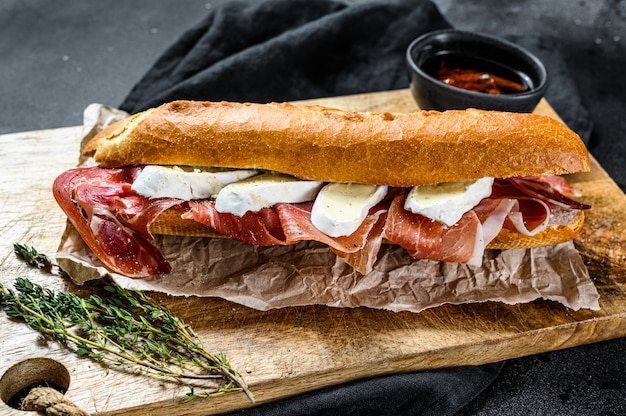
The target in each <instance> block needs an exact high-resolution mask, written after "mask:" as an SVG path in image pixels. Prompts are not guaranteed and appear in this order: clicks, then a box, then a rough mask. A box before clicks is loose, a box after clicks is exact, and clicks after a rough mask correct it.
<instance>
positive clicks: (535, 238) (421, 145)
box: [55, 101, 591, 276]
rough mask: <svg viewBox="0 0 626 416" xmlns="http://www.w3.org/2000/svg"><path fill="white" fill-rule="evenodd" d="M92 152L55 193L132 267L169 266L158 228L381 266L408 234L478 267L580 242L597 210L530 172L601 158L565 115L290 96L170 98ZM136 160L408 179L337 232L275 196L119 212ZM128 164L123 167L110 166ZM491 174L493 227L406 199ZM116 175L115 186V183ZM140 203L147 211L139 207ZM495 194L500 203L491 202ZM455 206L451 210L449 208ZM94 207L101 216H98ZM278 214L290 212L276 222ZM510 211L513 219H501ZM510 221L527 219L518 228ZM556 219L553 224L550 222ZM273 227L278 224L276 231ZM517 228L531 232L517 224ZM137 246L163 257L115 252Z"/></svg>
mask: <svg viewBox="0 0 626 416" xmlns="http://www.w3.org/2000/svg"><path fill="white" fill-rule="evenodd" d="M83 155H84V156H87V157H93V159H94V160H95V161H96V163H97V164H98V165H99V167H96V168H95V169H93V170H87V169H84V170H78V171H77V172H75V173H71V172H70V173H68V174H66V175H62V177H61V179H59V182H58V183H57V182H56V181H55V189H56V194H55V196H57V199H58V200H59V201H60V204H61V205H62V207H64V208H65V209H66V212H68V213H69V214H68V215H70V216H71V218H73V220H74V224H75V225H78V227H80V228H82V230H83V233H82V234H83V238H87V239H89V240H90V242H91V243H90V244H91V245H90V247H91V248H92V250H99V251H100V252H101V253H100V254H101V255H100V256H99V257H100V258H101V260H103V261H105V262H107V261H108V262H109V263H107V264H108V265H109V266H110V267H113V269H114V270H120V272H122V273H124V274H127V275H130V276H143V275H145V274H146V273H147V274H148V275H150V274H161V273H164V272H167V270H168V268H169V265H168V264H167V262H165V260H164V259H163V258H162V257H160V253H158V252H157V253H154V252H153V249H154V247H152V246H150V245H149V243H148V241H147V240H145V241H144V240H142V239H141V238H139V237H136V236H135V234H140V236H141V237H142V238H143V237H149V236H150V234H164V235H180V236H196V237H220V238H222V237H226V238H234V239H237V240H240V241H242V242H247V243H250V244H255V245H273V244H293V243H294V242H297V241H301V240H303V239H305V240H306V239H311V240H314V241H320V242H323V243H326V244H328V245H329V247H330V248H331V249H332V250H333V252H335V254H337V255H338V256H340V257H341V258H343V259H344V260H345V261H346V262H348V264H350V265H352V266H353V267H354V268H355V270H357V271H359V272H361V273H363V274H366V273H369V271H371V270H372V267H373V261H375V260H376V254H377V250H378V248H379V244H380V242H381V241H382V242H384V243H393V244H398V245H400V246H401V247H404V248H406V249H407V251H408V252H409V254H410V255H411V256H414V257H415V258H428V259H433V260H443V261H457V262H470V263H468V264H478V262H480V261H482V254H481V253H482V251H483V250H484V249H485V248H491V249H511V248H535V247H542V246H548V245H555V244H558V243H561V242H565V241H571V240H572V239H573V238H574V237H575V236H576V235H577V234H578V233H579V232H580V230H581V228H582V226H583V223H584V212H583V210H584V209H587V208H588V206H587V205H585V204H581V203H578V202H577V201H574V200H572V199H570V198H567V197H566V196H564V195H562V194H560V192H559V191H557V190H556V189H555V188H552V187H551V185H546V186H545V187H543V188H542V186H541V185H539V183H540V182H545V183H550V182H551V181H554V183H555V186H557V187H559V188H560V189H562V190H564V192H566V193H567V192H569V190H568V187H569V185H567V183H566V182H565V181H563V183H561V182H560V181H561V179H559V178H546V177H543V178H534V179H533V178H522V177H524V176H544V175H562V174H568V173H574V172H580V171H588V170H590V166H591V164H590V160H589V155H588V152H587V149H586V147H585V145H584V144H583V142H582V141H581V140H580V138H579V137H578V136H577V135H576V134H575V133H574V132H573V131H571V130H570V129H568V128H567V127H566V126H565V125H564V124H562V123H561V122H559V121H557V120H554V119H552V118H550V117H546V116H539V115H533V114H517V113H503V112H496V111H483V110H474V109H469V110H452V111H445V112H437V111H418V112H414V113H408V114H403V113H397V114H391V113H379V114H375V113H355V112H347V111H342V110H337V109H332V108H326V107H319V106H296V105H293V104H288V103H270V104H251V103H229V102H220V103H213V102H196V101H175V102H172V103H168V104H164V105H162V106H160V107H158V108H155V109H150V110H147V111H144V112H142V113H139V114H136V115H133V116H130V117H128V118H127V119H125V120H122V121H120V122H118V123H116V124H113V125H112V126H110V127H108V128H106V129H105V130H103V131H102V132H101V133H99V134H98V135H96V136H95V137H94V138H93V139H91V140H90V141H89V142H88V143H87V144H86V145H85V147H84V149H83ZM135 165H170V166H171V165H177V166H194V167H213V168H234V169H254V170H262V171H274V172H279V173H281V174H287V175H292V176H295V177H297V178H299V179H305V180H316V181H321V182H341V183H360V184H369V185H386V186H389V187H393V188H405V189H404V190H401V189H393V190H391V191H390V192H388V191H387V188H386V187H385V188H382V189H385V194H386V195H387V196H390V198H391V199H390V200H388V201H385V203H388V206H387V208H386V209H387V211H385V212H386V213H385V216H384V217H378V215H379V214H378V213H380V212H382V211H378V212H377V213H376V214H371V215H369V217H370V218H369V222H366V221H364V222H361V223H358V224H357V226H359V224H363V225H364V227H363V229H362V230H361V232H360V233H358V232H356V231H350V234H335V237H337V238H336V239H332V238H330V236H331V234H332V233H333V231H334V230H333V229H330V231H322V230H321V228H316V226H313V225H312V221H313V220H312V217H313V215H312V212H306V209H307V208H302V207H296V206H295V205H296V204H294V205H290V204H287V203H285V204H281V205H278V204H277V203H276V202H273V204H276V206H277V208H276V211H273V210H269V212H268V211H264V212H262V211H254V210H250V211H247V212H246V215H245V216H239V215H238V214H237V215H235V214H232V213H229V212H228V211H226V212H225V213H223V214H222V213H221V212H220V213H217V210H216V206H217V198H219V195H218V196H217V198H216V200H215V201H211V200H204V201H202V200H198V199H203V198H206V197H205V196H203V197H199V198H198V199H192V200H189V201H188V202H184V203H181V201H182V200H185V201H187V200H186V199H184V198H183V197H181V198H180V199H176V197H175V196H172V195H171V194H157V195H159V196H155V197H154V198H153V199H150V201H153V202H154V205H150V204H151V203H152V202H150V203H147V205H145V206H144V205H142V204H143V203H144V202H146V201H148V198H149V197H148V198H145V199H143V200H133V199H132V198H130V199H129V200H128V204H129V206H128V207H129V208H130V210H129V213H124V214H123V215H117V216H116V214H114V213H112V212H109V211H107V210H108V206H105V205H103V206H101V205H98V204H101V201H112V202H113V205H112V207H111V209H112V210H113V211H115V210H118V209H120V210H122V212H125V211H124V210H125V209H126V205H125V204H124V203H121V204H120V203H119V201H118V200H115V198H116V197H115V195H116V192H120V195H118V196H117V197H119V198H122V196H123V193H124V192H125V191H124V189H126V188H125V186H118V184H120V183H124V184H128V182H127V181H128V180H129V178H132V177H133V175H134V174H133V173H132V172H135V171H142V172H143V171H145V170H144V169H143V168H142V167H141V166H135ZM122 167H126V168H124V169H117V170H109V169H106V168H122ZM114 171H115V172H118V173H113V172H114ZM83 174H84V175H87V176H86V177H85V176H82V175H83ZM118 174H119V175H120V177H119V178H118V177H117V176H116V175H118ZM90 175H93V177H94V178H95V179H94V182H93V183H94V185H95V186H93V187H91V188H89V190H86V188H84V187H83V184H86V183H89V185H85V186H87V187H89V186H90V179H89V176H90ZM101 177H102V178H104V179H100V178H101ZM114 177H115V178H117V179H114ZM484 177H493V178H496V179H497V180H498V182H497V183H498V184H500V188H499V189H500V191H499V192H500V193H499V194H498V193H497V192H495V191H491V190H490V192H492V194H491V195H495V196H494V197H493V198H485V197H484V196H483V197H482V199H481V200H480V203H481V204H482V203H483V201H485V204H483V205H480V204H479V205H476V203H477V202H472V203H473V204H474V205H473V206H474V209H476V208H477V207H479V206H482V207H483V209H485V208H486V209H487V210H490V209H491V210H494V211H498V213H497V214H495V215H494V218H495V220H494V221H487V220H485V222H484V223H482V222H480V221H482V220H480V221H479V217H478V214H477V213H476V212H472V213H471V214H469V215H468V216H467V217H465V215H464V216H463V217H464V218H465V220H466V221H465V222H464V221H461V220H457V221H458V222H457V223H456V224H454V225H451V226H448V227H447V228H445V229H444V228H442V226H441V224H442V222H438V223H435V220H434V219H431V222H430V223H428V222H423V223H422V220H428V217H426V216H425V215H424V216H422V215H419V216H417V215H413V214H408V215H405V214H407V213H409V210H406V209H403V208H402V207H403V206H404V205H403V204H404V201H402V199H401V198H406V197H407V194H408V188H410V187H414V186H418V185H428V184H438V183H443V182H455V181H462V180H475V179H481V178H484ZM107 178H111V179H110V180H111V181H112V182H114V184H112V185H107V183H106V181H107V180H108V179H107ZM507 178H508V179H507ZM503 179H506V180H503ZM102 181H104V182H102ZM117 181H119V182H117ZM133 181H135V179H133ZM137 182H138V181H137ZM137 182H134V183H133V185H134V184H135V183H137ZM523 183H526V185H524V184H523ZM528 183H534V185H529V184H528ZM108 186H111V188H110V189H109V188H108ZM176 186H179V185H176ZM489 186H491V185H489ZM502 186H504V187H505V188H504V190H503V189H502ZM506 186H512V187H513V188H514V189H512V190H511V189H509V188H506ZM79 187H80V188H81V197H82V198H83V199H81V201H82V203H83V204H86V205H90V204H93V205H94V206H95V205H97V206H98V209H92V208H89V209H84V208H79V207H78V205H77V202H76V200H75V199H74V196H73V192H74V191H75V190H76V189H78V188H79ZM517 187H519V189H518V188H517ZM525 187H526V188H525ZM344 188H347V186H346V187H344ZM344 188H342V189H344ZM177 189H178V188H177ZM489 189H491V188H489ZM494 190H495V188H494ZM516 190H517V191H516ZM92 191H93V194H91V192H92ZM220 192H221V191H220ZM272 192H274V191H272ZM518 192H521V194H519V193H518ZM525 192H526V193H525ZM100 193H102V195H100ZM174 193H175V191H174ZM320 193H321V191H320ZM211 195H213V194H211ZM319 195H320V194H317V196H316V198H319ZM487 195H488V194H487ZM100 196H102V198H100ZM144 196H145V195H144ZM111 197H112V198H111ZM211 198H213V197H211ZM307 198H310V197H309V196H307ZM528 198H530V199H533V198H534V202H532V203H529V204H527V205H526V208H525V209H526V212H527V214H528V216H527V217H523V216H520V215H515V216H514V219H513V217H510V213H509V212H504V211H506V210H507V209H508V210H510V209H512V207H513V206H514V205H515V206H518V207H519V206H521V203H520V200H523V199H528ZM142 201H143V202H142ZM304 201H305V202H311V201H310V200H309V199H307V200H304ZM316 201H317V199H316ZM445 201H448V200H447V199H446V200H445ZM135 202H137V203H138V206H137V207H135V206H133V204H134V203H135ZM494 202H495V203H496V204H497V206H495V205H490V204H493V203H494ZM353 203H354V200H349V201H348V205H352V204H353ZM446 203H447V202H446ZM161 204H162V205H161ZM399 204H402V205H399ZM517 204H519V205H517ZM339 205H340V206H341V204H339ZM356 205H357V206H358V203H356ZM161 206H163V210H161V208H160V207H161ZM330 206H331V205H330V204H329V205H328V207H330ZM398 206H400V208H397V207H398ZM537 206H541V207H542V208H540V210H543V211H541V213H538V212H536V211H535V212H533V207H535V208H536V207H537ZM140 207H143V208H142V209H144V210H145V211H141V212H143V213H147V214H146V215H145V216H142V215H138V212H139V211H136V210H135V208H140ZM203 207H204V208H203ZM393 207H396V208H395V210H394V209H393ZM500 207H502V209H501V210H500ZM370 208H372V207H369V208H367V209H368V210H369V209H370ZM469 208H470V207H468V209H469ZM203 209H206V211H202V210H203ZM310 209H312V208H310ZM442 209H443V208H442ZM445 209H446V210H448V209H449V206H448V205H446V206H445ZM455 209H457V208H456V207H452V208H450V211H451V212H454V211H453V210H455ZM516 209H517V208H516ZM194 210H200V211H202V212H200V211H194ZM278 211H280V213H278ZM478 211H480V209H478ZM494 211H491V212H494ZM90 212H91V213H92V214H93V213H94V212H96V214H95V215H91V216H90V215H89V213H90ZM463 212H467V211H463ZM152 213H154V215H153V214H152ZM271 213H273V214H271ZM483 213H485V211H483ZM196 214H198V217H196V216H195V215H196ZM257 214H258V215H257ZM266 214H267V215H268V217H266V216H265V215H266ZM516 214H520V213H518V212H516ZM279 215H283V217H282V218H280V219H279V218H278V216H279ZM291 215H293V217H291ZM435 215H437V214H435ZM488 215H491V214H488ZM538 218H539V219H541V218H543V219H542V220H541V221H542V223H541V225H540V228H532V229H535V230H537V233H536V234H535V235H523V234H521V233H524V234H532V233H531V232H529V231H528V229H524V227H525V225H524V223H520V221H521V222H525V221H526V220H527V219H528V220H529V221H530V222H531V223H532V222H533V221H536V220H537V219H538ZM379 219H381V220H379ZM507 220H509V221H510V224H508V225H507V227H504V222H505V221H507ZM124 221H126V222H128V223H129V224H130V222H131V221H132V222H133V227H136V228H132V229H133V230H134V231H133V233H135V234H132V235H131V234H129V233H126V232H125V231H124V229H123V227H121V226H120V225H119V224H120V222H124ZM266 221H267V222H266ZM277 221H278V224H277ZM472 221H474V222H472ZM513 221H517V222H516V223H515V224H513ZM545 221H549V222H548V224H547V225H546V224H545ZM463 222H464V223H465V224H469V225H468V228H464V227H463V226H460V225H459V224H461V223H463ZM470 223H471V224H473V225H471V224H470ZM141 224H143V226H141ZM204 224H206V225H204ZM422 224H423V225H422ZM432 224H435V225H432ZM483 224H484V225H485V229H484V230H485V234H484V235H485V236H486V237H485V238H486V239H485V240H484V241H483V228H482V227H483ZM283 225H284V226H285V228H282V227H283ZM511 225H515V226H514V227H511ZM531 225H532V224H531ZM275 226H276V227H278V231H276V230H277V229H276V228H274V227H275ZM496 226H497V227H499V228H494V227H496ZM142 227H146V228H142ZM270 227H272V231H276V234H272V233H271V232H270V231H269V228H270ZM514 229H515V230H520V232H519V233H518V232H515V231H509V230H514ZM487 230H490V231H487ZM539 230H540V231H539ZM287 232H289V233H290V234H289V236H287ZM222 233H223V234H222ZM281 233H284V235H281ZM370 233H371V234H370ZM422 233H423V234H424V235H422ZM497 233H499V234H497ZM109 234H110V235H109ZM320 234H323V235H320ZM495 234H497V236H496V237H495V238H493V236H494V235H495ZM450 236H451V237H450ZM352 237H354V238H355V239H354V240H352V239H351V238H352ZM461 240H463V241H461ZM101 242H102V243H101ZM370 242H371V245H370ZM88 244H89V243H88ZM420 244H421V245H420ZM485 244H487V245H485ZM127 245H128V247H127ZM434 246H436V248H435V249H433V247H434ZM137 247H138V248H140V249H141V250H143V251H142V252H141V253H140V254H141V255H144V256H146V258H148V259H150V260H152V263H151V265H150V266H147V265H146V264H144V263H143V260H141V261H139V260H138V259H135V258H133V257H132V256H131V257H128V256H126V254H125V255H124V256H117V257H116V256H112V255H111V253H114V254H115V253H119V252H124V253H126V252H127V251H128V249H135V248H137ZM468 249H471V251H472V252H469V251H468ZM420 250H421V251H420ZM437 250H438V251H437ZM457 254H458V255H457ZM138 257H140V256H139V255H138ZM116 262H122V263H116ZM138 267H139V269H138Z"/></svg>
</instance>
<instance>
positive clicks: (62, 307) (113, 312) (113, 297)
mask: <svg viewBox="0 0 626 416" xmlns="http://www.w3.org/2000/svg"><path fill="white" fill-rule="evenodd" d="M14 248H15V252H16V254H17V255H18V256H20V257H21V258H23V259H24V260H25V261H26V262H27V263H28V264H30V265H32V266H33V267H38V268H40V269H43V270H46V271H50V270H51V268H52V267H53V264H52V263H51V262H50V261H49V259H48V258H47V257H46V256H45V255H43V254H40V253H37V251H36V250H35V249H32V248H28V247H26V246H18V245H15V246H14ZM18 251H19V252H18ZM57 267H58V266H57ZM14 288H15V291H14V290H12V289H9V288H5V287H4V286H3V285H2V284H0V307H3V308H4V309H5V312H6V314H7V315H8V316H10V317H12V318H14V319H18V320H22V321H24V322H25V323H26V324H28V325H29V326H30V327H31V328H33V329H35V330H37V331H38V332H40V333H42V334H44V335H46V336H49V337H51V338H54V339H56V340H57V341H59V342H61V343H64V344H66V345H67V346H68V347H70V348H72V349H73V351H74V352H75V353H76V354H77V355H79V356H86V357H90V358H92V359H94V360H97V361H101V362H109V363H112V364H115V365H126V366H133V367H137V368H140V369H142V370H143V371H145V372H147V373H150V374H153V375H157V376H166V377H173V378H176V379H181V380H196V381H201V380H213V381H214V382H216V383H218V387H216V388H214V389H207V390H206V392H205V393H204V395H205V396H206V397H213V396H217V395H222V394H225V393H227V392H229V391H233V390H240V391H243V392H244V393H245V394H246V395H247V396H248V397H249V399H250V400H251V401H253V402H254V397H253V396H252V394H251V392H250V391H249V390H248V387H247V385H246V383H245V382H244V380H243V379H242V378H241V376H240V374H239V373H238V372H237V371H236V370H235V369H233V368H232V366H231V365H230V364H229V363H228V361H227V359H226V357H225V355H224V354H221V353H220V354H213V353H211V352H209V351H207V350H206V348H205V347H204V346H203V345H202V343H201V341H200V340H199V338H198V336H197V334H196V333H195V332H194V331H193V329H192V328H191V327H190V326H189V325H187V324H186V323H184V322H183V321H182V320H181V319H180V318H178V317H177V316H176V315H174V314H172V313H171V312H170V311H169V310H168V309H167V307H165V306H164V305H161V304H157V303H155V302H154V301H153V300H152V299H151V298H150V297H149V296H148V295H146V294H145V293H144V292H141V291H131V290H127V289H124V288H122V287H120V286H118V285H117V284H115V283H114V282H113V281H111V280H110V279H108V278H106V277H105V284H104V286H103V289H104V292H105V294H106V295H105V296H103V297H101V296H99V295H97V294H92V295H90V296H89V297H88V298H83V297H80V296H78V295H75V294H73V293H63V292H59V293H54V292H53V291H51V290H50V289H48V288H44V287H42V286H40V285H38V284H35V283H33V282H31V281H30V280H28V279H23V278H18V279H16V281H15V283H14ZM190 388H191V392H190V393H188V394H187V396H188V397H189V399H188V400H190V399H193V398H194V397H196V396H197V394H196V393H194V389H193V388H192V387H190Z"/></svg>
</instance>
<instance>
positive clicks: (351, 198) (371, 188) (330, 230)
mask: <svg viewBox="0 0 626 416" xmlns="http://www.w3.org/2000/svg"><path fill="white" fill-rule="evenodd" d="M387 189H388V187H387V186H375V185H362V184H354V183H329V184H327V185H325V186H324V187H323V188H322V189H321V190H320V192H319V194H318V195H317V198H316V199H315V203H314V204H313V209H312V210H311V221H312V223H313V225H314V226H315V228H317V229H318V230H320V231H322V232H323V233H324V234H326V235H328V236H330V237H341V236H347V235H350V234H352V233H353V232H355V231H356V230H357V229H358V228H359V226H360V225H361V224H362V223H363V220H365V217H366V216H367V214H368V213H369V210H370V208H372V207H373V206H374V205H376V204H378V203H379V202H380V201H382V199H383V198H384V197H385V195H387Z"/></svg>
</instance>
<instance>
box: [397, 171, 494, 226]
mask: <svg viewBox="0 0 626 416" xmlns="http://www.w3.org/2000/svg"><path fill="white" fill-rule="evenodd" d="M493 181H494V179H493V178H490V177H486V178H482V179H478V180H475V181H458V182H445V183H439V184H434V185H423V186H415V187H413V188H411V190H410V191H409V194H408V195H407V198H406V202H405V203H404V209H406V210H407V211H411V212H413V213H415V214H421V215H423V216H425V217H428V218H430V219H433V220H436V221H440V222H442V223H444V224H446V225H448V226H452V225H454V224H456V223H457V222H458V221H459V220H460V219H461V217H462V216H463V214H465V213H466V212H467V211H469V210H470V209H472V208H473V207H475V206H476V205H478V203H479V202H480V201H481V200H482V199H484V198H487V197H488V196H489V195H491V188H492V186H493Z"/></svg>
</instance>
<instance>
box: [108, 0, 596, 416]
mask: <svg viewBox="0 0 626 416" xmlns="http://www.w3.org/2000/svg"><path fill="white" fill-rule="evenodd" d="M448 27H450V25H449V23H448V22H447V21H446V20H445V19H444V18H443V16H442V15H441V14H440V13H439V11H438V9H437V8H436V7H435V6H434V5H433V4H432V3H431V2H429V1H420V0H396V1H368V2H363V3H355V4H351V3H344V2H339V1H328V0H318V1H310V0H270V1H262V2H259V1H255V0H250V1H229V2H225V3H221V4H219V5H218V6H215V7H214V8H213V9H212V10H211V11H210V13H208V15H207V16H206V17H205V18H204V19H203V20H202V21H201V22H200V23H199V24H198V25H197V26H196V27H193V28H191V29H190V30H188V31H187V32H186V33H185V34H184V35H183V36H182V37H181V38H180V39H179V40H178V41H177V42H176V43H175V44H173V45H172V46H171V47H170V48H169V49H167V50H166V51H165V52H164V54H163V55H162V56H161V57H160V58H159V59H158V60H157V61H156V62H155V64H154V66H153V67H152V68H151V69H150V70H149V71H148V72H147V73H146V75H145V76H144V77H143V78H142V79H141V80H140V81H139V82H138V83H137V85H136V86H135V87H134V88H133V89H132V91H131V92H130V93H129V95H128V96H127V97H126V99H125V100H124V102H123V103H122V104H121V106H120V108H121V109H123V110H125V111H128V112H130V113H136V112H139V111H142V110H144V109H146V108H150V107H154V106H157V105H159V104H161V103H164V102H167V101H171V100H174V99H196V100H212V101H220V100H228V101H249V102H269V101H293V100H299V99H308V98H317V97H327V96H337V95H347V94H355V93H365V92H373V91H383V90H393V89H400V88H406V87H408V75H407V72H406V64H405V58H404V56H405V50H406V48H407V46H408V44H409V43H410V42H411V41H412V40H413V39H414V38H416V37H418V36H419V35H421V34H423V33H426V32H429V31H433V30H437V29H443V28H448ZM513 41H516V42H518V43H520V44H521V45H522V46H526V47H528V48H530V49H531V50H533V51H534V52H536V53H538V54H539V55H540V58H541V59H545V60H546V61H547V62H545V63H546V66H547V67H548V71H549V72H552V77H551V87H550V88H549V89H548V95H547V98H548V100H549V101H550V102H551V104H552V105H553V106H554V107H555V108H556V109H557V111H559V113H560V114H561V116H562V117H563V119H564V120H565V121H566V122H567V123H568V125H570V127H571V128H572V129H574V130H576V131H577V132H578V133H579V134H581V136H583V139H585V140H586V139H587V138H588V136H589V133H590V129H591V124H590V122H589V119H588V115H587V112H586V110H585V108H584V107H583V106H582V105H581V102H580V99H579V96H578V94H577V92H576V90H575V87H574V85H573V83H572V82H571V81H570V80H569V78H568V77H567V73H566V72H567V68H566V66H565V65H564V64H563V62H562V60H561V59H560V57H559V56H558V54H555V53H554V50H553V48H552V45H546V44H544V43H542V41H541V40H537V39H523V38H518V39H513ZM502 365H503V364H502V363H495V364H489V365H483V366H476V367H463V368H456V369H444V370H435V371H427V372H417V373H410V374H400V375H392V376H385V377H378V378H375V379H372V380H364V381H357V382H352V383H347V384H344V385H341V386H337V387H334V388H327V389H323V390H320V391H316V392H312V393H308V394H305V395H301V396H298V397H296V398H292V399H287V400H283V401H280V402H277V403H273V404H268V405H264V406H260V407H258V408H253V409H249V410H244V411H241V412H237V413H236V414H237V415H239V416H243V415H260V414H269V415H318V414H319V415H322V414H324V415H328V414H341V415H351V414H359V415H370V414H371V415H387V414H388V415H399V414H412V415H418V414H433V415H446V414H453V413H455V412H456V411H458V410H459V409H461V408H462V407H463V405H464V404H466V403H467V402H469V401H470V400H471V399H472V398H474V397H475V396H476V395H478V394H479V393H480V392H481V391H482V390H483V389H484V388H486V387H487V386H488V385H489V384H491V382H492V381H493V380H494V379H495V378H496V377H497V374H498V372H499V371H500V369H501V367H502Z"/></svg>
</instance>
